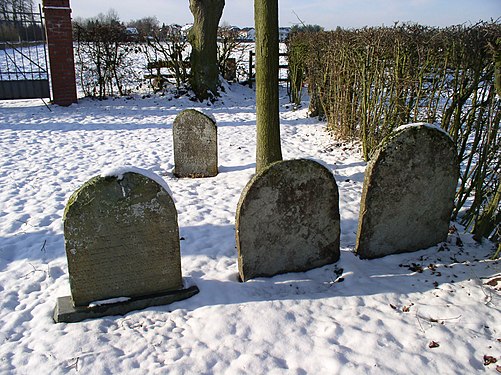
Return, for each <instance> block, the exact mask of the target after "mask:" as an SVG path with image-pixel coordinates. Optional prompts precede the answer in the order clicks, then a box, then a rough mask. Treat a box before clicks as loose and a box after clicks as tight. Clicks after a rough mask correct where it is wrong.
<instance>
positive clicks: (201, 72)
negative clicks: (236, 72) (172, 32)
mask: <svg viewBox="0 0 501 375" xmlns="http://www.w3.org/2000/svg"><path fill="white" fill-rule="evenodd" d="M224 5H225V0H190V10H191V13H192V14H193V18H194V22H193V27H192V28H191V30H190V33H189V36H188V39H189V41H190V44H191V47H192V50H191V57H190V60H191V88H192V89H193V91H194V92H195V95H196V97H197V98H198V99H200V100H205V99H208V98H210V97H212V96H215V95H217V91H218V86H219V69H218V62H217V31H218V25H219V20H220V19H221V16H222V15H223V8H224Z"/></svg>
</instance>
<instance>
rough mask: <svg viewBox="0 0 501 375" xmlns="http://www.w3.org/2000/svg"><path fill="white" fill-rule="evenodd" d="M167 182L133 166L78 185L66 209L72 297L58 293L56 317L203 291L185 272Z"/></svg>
mask: <svg viewBox="0 0 501 375" xmlns="http://www.w3.org/2000/svg"><path fill="white" fill-rule="evenodd" d="M163 184H164V182H163V180H161V179H160V178H159V177H158V176H156V175H154V174H152V173H151V172H148V171H143V170H139V169H137V168H134V169H130V171H129V170H127V169H124V170H122V171H118V172H117V173H116V174H114V173H113V172H112V173H111V174H110V175H106V176H96V177H94V178H92V179H91V180H89V181H88V182H86V183H85V184H84V185H83V186H82V187H81V188H80V189H78V190H77V191H76V192H74V193H73V195H72V196H71V197H70V199H69V201H68V204H67V205H66V209H65V212H64V217H63V220H64V239H65V248H66V256H67V259H68V271H69V281H70V289H71V297H70V296H67V297H61V298H59V299H58V303H57V306H56V310H55V312H54V320H55V321H56V322H76V321H80V320H83V319H87V318H94V317H100V316H104V315H115V314H125V313H127V312H129V311H132V310H137V309H142V308H145V307H148V306H154V305H159V304H167V303H170V302H173V301H177V300H180V299H184V298H188V297H190V296H192V295H193V294H196V293H197V292H198V289H197V287H196V286H189V285H185V284H186V283H184V282H183V279H182V277H181V256H180V247H179V229H178V224H177V211H176V207H175V205H174V201H173V200H172V198H171V196H170V195H169V193H168V187H167V186H166V185H165V186H163Z"/></svg>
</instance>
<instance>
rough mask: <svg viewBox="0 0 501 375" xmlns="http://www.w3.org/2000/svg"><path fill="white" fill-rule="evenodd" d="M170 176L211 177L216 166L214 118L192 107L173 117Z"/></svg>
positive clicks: (216, 171) (215, 173) (216, 170)
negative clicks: (172, 157) (172, 155)
mask: <svg viewBox="0 0 501 375" xmlns="http://www.w3.org/2000/svg"><path fill="white" fill-rule="evenodd" d="M172 133H173V143H174V165H175V167H174V175H175V176H177V177H213V176H216V175H217V173H218V169H217V127H216V123H215V122H214V120H212V119H211V118H210V117H208V116H206V115H204V114H203V113H201V112H198V111H196V110H194V109H186V110H184V111H182V112H181V113H180V114H179V115H178V116H177V117H176V119H175V120H174V126H173V130H172Z"/></svg>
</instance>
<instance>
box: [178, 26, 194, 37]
mask: <svg viewBox="0 0 501 375" xmlns="http://www.w3.org/2000/svg"><path fill="white" fill-rule="evenodd" d="M192 27H193V24H192V23H187V24H186V25H184V26H183V27H181V34H182V35H183V36H184V37H188V33H189V32H190V30H191V28H192Z"/></svg>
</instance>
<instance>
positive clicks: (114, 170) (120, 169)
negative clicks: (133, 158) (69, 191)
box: [101, 165, 172, 196]
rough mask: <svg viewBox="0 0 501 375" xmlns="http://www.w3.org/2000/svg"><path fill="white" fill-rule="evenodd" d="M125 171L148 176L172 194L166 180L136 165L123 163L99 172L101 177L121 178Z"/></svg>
mask: <svg viewBox="0 0 501 375" xmlns="http://www.w3.org/2000/svg"><path fill="white" fill-rule="evenodd" d="M126 173H137V174H140V175H142V176H145V177H148V178H149V179H150V180H153V181H155V182H156V183H157V184H159V185H160V186H161V187H163V188H164V189H165V190H166V191H167V192H168V193H169V195H170V196H172V191H171V190H170V188H169V185H168V184H167V182H166V181H165V180H164V179H163V178H162V177H160V176H159V175H157V174H155V172H153V171H150V170H147V169H143V168H138V167H133V166H130V165H123V166H117V167H111V168H108V169H106V170H104V171H103V172H101V177H112V176H115V177H117V178H118V180H121V179H123V177H124V176H123V175H124V174H126Z"/></svg>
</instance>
